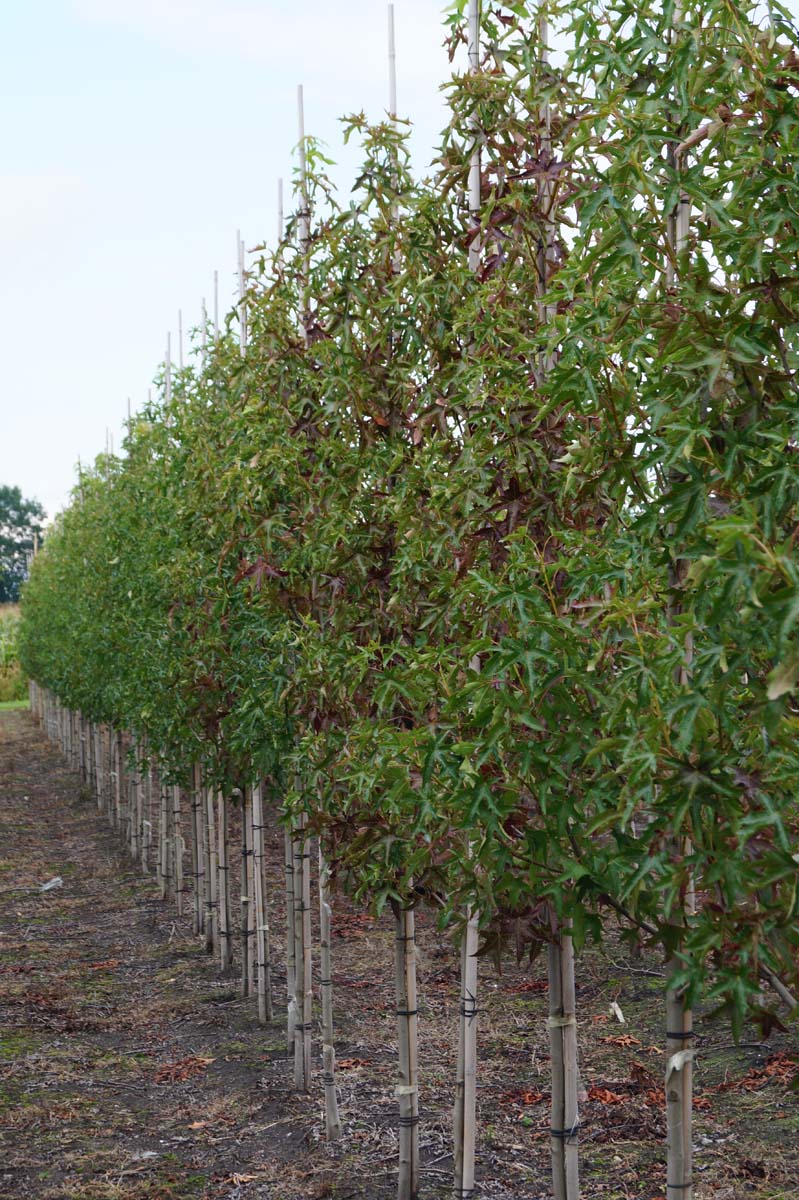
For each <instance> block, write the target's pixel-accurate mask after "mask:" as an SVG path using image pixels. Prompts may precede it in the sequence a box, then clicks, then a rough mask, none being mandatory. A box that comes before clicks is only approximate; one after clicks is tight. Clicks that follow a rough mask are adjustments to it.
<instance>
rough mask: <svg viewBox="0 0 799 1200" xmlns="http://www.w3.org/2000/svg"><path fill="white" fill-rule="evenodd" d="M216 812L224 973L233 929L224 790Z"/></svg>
mask: <svg viewBox="0 0 799 1200" xmlns="http://www.w3.org/2000/svg"><path fill="white" fill-rule="evenodd" d="M216 805H217V814H218V817H219V822H218V825H219V828H218V836H219V847H218V858H219V885H218V889H217V890H218V894H219V963H220V966H221V968H222V971H223V973H224V974H225V975H228V974H229V973H230V972H231V971H232V970H233V938H232V933H233V930H232V928H231V920H232V913H231V909H230V853H229V842H228V819H227V818H228V804H227V796H226V795H225V793H224V792H218V793H217V798H216Z"/></svg>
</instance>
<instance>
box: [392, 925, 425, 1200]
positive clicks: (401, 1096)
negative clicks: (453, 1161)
mask: <svg viewBox="0 0 799 1200" xmlns="http://www.w3.org/2000/svg"><path fill="white" fill-rule="evenodd" d="M396 922H397V931H396V940H395V953H394V964H395V976H396V996H397V1041H398V1044H399V1082H398V1084H397V1091H396V1094H397V1100H398V1102H399V1180H398V1183H397V1200H416V1198H417V1196H418V1194H419V1071H418V1025H419V1017H418V1001H417V989H416V916H415V914H414V911H413V909H409V908H405V909H400V911H399V912H398V913H397V917H396Z"/></svg>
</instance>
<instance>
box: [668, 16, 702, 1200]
mask: <svg viewBox="0 0 799 1200" xmlns="http://www.w3.org/2000/svg"><path fill="white" fill-rule="evenodd" d="M681 24H682V8H681V5H680V3H679V0H678V2H677V4H676V5H675V9H674V26H673V28H674V31H675V32H676V31H677V30H678V29H679V28H680V25H681ZM668 156H669V163H670V165H671V166H672V167H673V168H678V166H679V164H678V163H677V160H676V153H675V146H674V142H672V143H671V144H670V145H669V148H668ZM690 222H691V202H690V198H689V197H688V196H687V195H686V194H685V193H684V192H682V193H681V194H680V199H679V202H678V204H677V207H676V210H673V211H672V212H671V213H669V216H668V222H667V225H668V228H667V238H668V254H667V263H666V283H667V286H668V287H669V288H672V287H674V286H675V284H676V282H677V268H676V264H677V262H678V261H679V259H680V257H681V255H682V254H683V253H684V251H685V248H686V246H687V244H688V235H689V232H690ZM684 567H685V563H684V560H678V561H677V562H675V564H674V566H673V568H672V571H671V580H670V582H671V585H672V588H673V589H676V588H678V587H679V586H680V584H681V582H682V575H683V571H684ZM678 611H679V610H678V606H676V605H675V606H672V609H671V612H670V619H671V621H672V623H673V622H674V620H675V618H676V617H677V615H678ZM692 660H693V645H692V643H691V641H690V638H689V639H687V640H686V644H685V653H684V657H683V663H682V665H681V666H680V667H678V668H677V682H678V684H679V685H680V686H681V687H687V686H689V685H690V672H691V664H692ZM673 849H674V851H675V853H676V854H678V855H680V856H682V857H687V856H688V855H690V853H691V849H692V847H691V843H690V840H689V839H687V838H680V837H677V838H675V839H674V845H673ZM694 907H695V898H694V895H693V883H692V882H690V883H689V888H688V895H687V896H686V900H685V905H684V915H685V917H686V918H688V917H690V915H691V914H692V913H693V911H694ZM681 966H682V964H681V962H680V955H679V948H678V950H677V952H676V953H675V954H674V955H673V957H672V959H671V960H670V962H669V963H668V965H667V978H668V979H669V980H671V979H672V978H673V977H674V975H675V974H676V973H677V972H678V971H679V970H680V969H681ZM666 1045H667V1051H668V1059H667V1062H666V1081H665V1088H666V1129H667V1134H666V1140H667V1148H666V1160H667V1161H666V1177H667V1182H666V1190H667V1195H668V1200H692V1197H693V1145H692V1116H693V1058H694V1050H693V1046H694V1034H693V1013H692V1012H691V1009H690V1008H689V1007H688V1006H687V1005H686V1003H685V995H684V992H683V991H682V990H681V989H676V988H674V987H672V986H670V984H669V986H667V991H666Z"/></svg>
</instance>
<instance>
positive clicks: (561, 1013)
mask: <svg viewBox="0 0 799 1200" xmlns="http://www.w3.org/2000/svg"><path fill="white" fill-rule="evenodd" d="M548 970H549V1046H550V1063H551V1071H552V1130H551V1148H552V1186H553V1194H554V1197H555V1200H578V1197H579V1194H580V1179H579V1164H578V1143H577V1136H578V1130H579V1121H580V1118H579V1113H578V1108H577V1091H578V1086H579V1079H578V1072H577V1019H576V1016H575V1007H576V1004H575V986H574V947H573V944H572V939H571V937H570V936H569V934H567V933H565V932H564V931H563V930H562V929H560V930H559V931H558V940H555V941H552V942H550V945H549V949H548Z"/></svg>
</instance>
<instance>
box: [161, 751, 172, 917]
mask: <svg viewBox="0 0 799 1200" xmlns="http://www.w3.org/2000/svg"><path fill="white" fill-rule="evenodd" d="M158 797H159V820H158V849H159V855H158V861H159V884H160V888H161V899H162V900H167V899H169V898H170V893H171V890H172V889H171V880H170V869H169V859H170V850H171V845H170V842H171V839H170V836H169V835H170V829H169V791H168V788H167V786H166V784H165V783H164V780H163V777H162V773H161V772H160V771H159V772H158Z"/></svg>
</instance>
